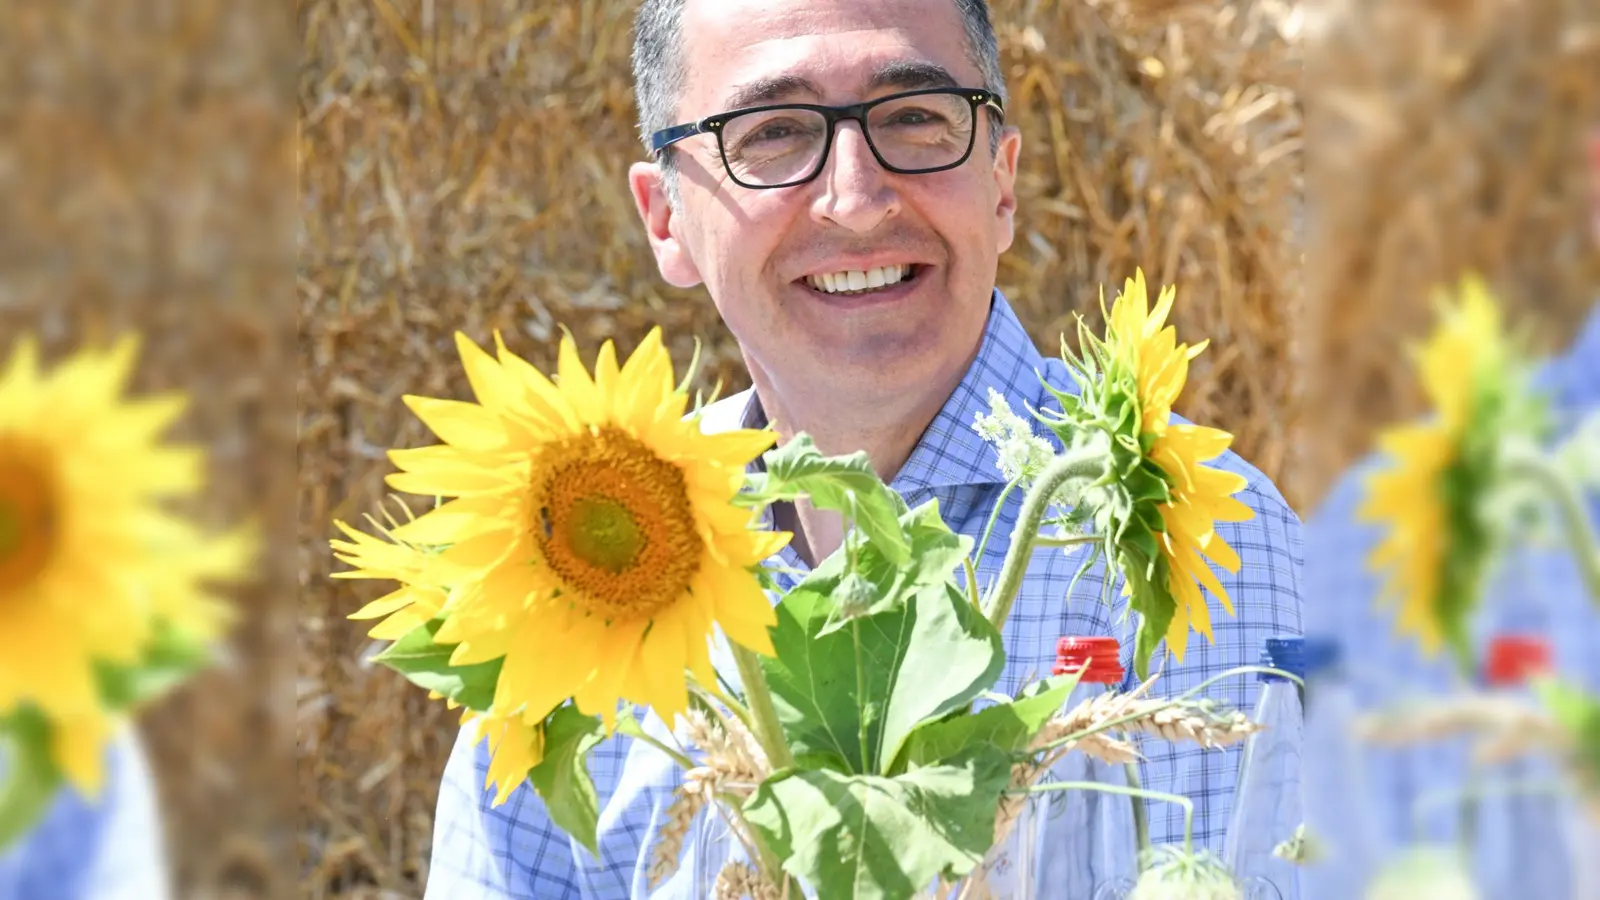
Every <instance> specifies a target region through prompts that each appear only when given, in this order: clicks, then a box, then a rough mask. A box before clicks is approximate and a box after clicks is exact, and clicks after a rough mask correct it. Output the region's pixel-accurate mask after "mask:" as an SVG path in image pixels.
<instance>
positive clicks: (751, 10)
mask: <svg viewBox="0 0 1600 900" xmlns="http://www.w3.org/2000/svg"><path fill="white" fill-rule="evenodd" d="M683 41H684V47H683V50H684V57H683V58H684V64H685V66H684V69H685V75H686V78H685V83H684V89H683V94H682V96H681V97H680V98H679V107H680V108H679V112H680V113H681V114H682V115H683V116H684V117H687V118H698V117H701V116H705V115H710V114H711V113H714V112H719V111H721V110H723V109H726V108H728V105H729V104H728V102H727V101H728V100H729V99H730V98H733V97H736V96H737V95H739V94H740V93H741V90H742V89H747V88H749V87H750V86H751V85H757V84H762V83H767V84H770V83H773V82H778V81H795V82H804V83H808V84H810V85H813V86H815V87H816V89H817V91H816V93H815V94H814V95H810V96H805V97H803V98H801V99H805V100H810V101H813V102H823V103H842V102H847V101H850V100H854V99H859V98H860V97H861V96H862V94H863V92H864V91H865V89H866V86H867V85H868V84H869V83H870V82H871V81H872V79H873V76H874V75H875V74H877V73H879V72H881V71H883V70H884V69H886V68H889V67H892V66H894V65H896V64H904V63H919V64H931V65H933V66H937V67H940V68H943V69H944V70H945V71H947V72H949V73H950V74H951V75H952V76H954V78H955V80H956V81H957V82H958V83H959V84H960V85H961V86H964V87H973V86H981V84H980V82H981V73H980V72H979V71H978V70H977V68H976V67H975V66H974V65H973V64H972V61H971V60H970V59H969V57H968V52H967V40H966V31H965V28H964V21H963V17H962V14H961V12H960V11H959V10H957V9H956V4H955V2H954V0H687V2H686V4H685V8H684V17H683ZM746 93H747V91H746ZM800 93H808V92H800Z"/></svg>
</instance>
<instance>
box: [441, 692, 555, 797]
mask: <svg viewBox="0 0 1600 900" xmlns="http://www.w3.org/2000/svg"><path fill="white" fill-rule="evenodd" d="M473 722H476V723H477V725H478V733H477V740H480V741H481V740H483V739H484V738H488V740H489V771H488V773H487V774H486V775H485V776H484V782H483V787H484V790H488V789H489V788H490V787H494V788H495V798H494V805H495V806H499V805H500V804H502V803H504V802H506V798H508V797H510V796H511V792H512V791H513V790H515V789H516V788H517V786H519V785H521V784H522V782H523V781H524V780H525V779H526V778H527V777H528V770H529V769H532V768H533V767H534V766H537V765H538V764H539V763H540V762H541V761H543V760H544V725H543V723H538V724H530V723H529V722H528V717H527V716H526V715H523V714H520V713H513V714H510V715H506V714H502V713H494V712H487V713H486V712H478V711H476V710H471V709H468V710H464V711H463V712H462V713H461V724H462V725H463V726H466V725H468V724H471V723H473Z"/></svg>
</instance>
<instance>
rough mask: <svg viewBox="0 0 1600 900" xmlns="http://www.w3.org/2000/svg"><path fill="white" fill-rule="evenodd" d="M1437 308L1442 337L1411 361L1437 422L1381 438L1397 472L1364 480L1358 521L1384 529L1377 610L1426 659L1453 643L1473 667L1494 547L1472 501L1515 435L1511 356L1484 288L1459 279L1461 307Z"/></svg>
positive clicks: (1372, 561) (1374, 566) (1377, 556)
mask: <svg viewBox="0 0 1600 900" xmlns="http://www.w3.org/2000/svg"><path fill="white" fill-rule="evenodd" d="M1440 299H1441V304H1440V305H1441V318H1440V323H1439V326H1438V328H1437V329H1436V330H1435V332H1434V333H1433V335H1431V336H1430V337H1429V338H1428V339H1427V340H1426V341H1425V342H1424V343H1423V344H1422V345H1421V346H1420V347H1417V348H1415V349H1414V350H1413V351H1412V353H1413V357H1414V359H1415V362H1416V365H1417V368H1418V370H1419V373H1420V376H1421V381H1422V387H1423V390H1424V392H1425V394H1426V396H1427V399H1428V401H1429V403H1430V404H1431V405H1432V407H1433V409H1434V410H1435V412H1436V414H1435V415H1434V416H1432V417H1431V418H1430V419H1428V420H1425V421H1421V422H1416V423H1408V424H1404V425H1397V426H1394V427H1392V428H1390V429H1388V430H1387V431H1385V432H1383V433H1381V434H1380V435H1379V437H1378V447H1379V451H1380V453H1381V454H1383V455H1384V456H1386V457H1388V458H1389V460H1390V461H1391V463H1392V465H1390V466H1388V467H1386V468H1384V469H1381V470H1379V471H1376V472H1374V473H1372V474H1371V475H1370V476H1368V477H1367V479H1366V497H1365V500H1364V502H1363V504H1362V506H1361V508H1360V509H1359V510H1358V517H1359V519H1360V520H1361V521H1364V522H1368V523H1376V524H1379V525H1383V526H1387V528H1386V531H1387V533H1386V535H1385V536H1384V537H1383V539H1382V540H1381V541H1380V542H1379V543H1378V544H1377V546H1376V547H1374V548H1373V551H1372V553H1371V555H1370V556H1369V557H1368V560H1367V564H1368V568H1369V570H1371V571H1373V572H1379V573H1386V574H1387V577H1386V579H1385V584H1384V587H1383V591H1382V593H1381V595H1380V598H1379V603H1380V604H1381V605H1383V606H1389V607H1393V606H1396V605H1398V607H1399V611H1398V616H1397V618H1396V622H1395V628H1396V630H1397V631H1398V632H1399V633H1401V634H1410V635H1414V636H1415V637H1416V638H1417V639H1418V641H1419V643H1420V644H1421V646H1422V649H1423V651H1424V653H1426V654H1427V655H1429V656H1432V655H1435V654H1436V653H1437V652H1438V651H1439V648H1440V646H1441V644H1443V643H1444V642H1445V641H1447V640H1448V641H1449V642H1450V644H1451V646H1452V647H1453V648H1454V649H1455V650H1456V651H1457V653H1458V654H1463V655H1464V656H1463V662H1464V663H1465V664H1469V665H1470V650H1469V649H1468V640H1469V639H1468V635H1467V634H1466V626H1465V619H1466V615H1467V612H1468V611H1469V610H1470V609H1471V608H1472V606H1473V605H1474V603H1475V599H1476V597H1477V593H1478V591H1479V589H1480V587H1481V581H1482V579H1483V577H1484V572H1485V570H1486V566H1487V560H1488V559H1489V557H1490V555H1491V554H1490V552H1489V551H1490V544H1491V543H1492V535H1491V533H1490V529H1489V527H1488V523H1486V522H1485V521H1483V519H1482V518H1481V517H1480V516H1479V515H1478V514H1477V512H1476V511H1475V509H1474V500H1475V498H1476V497H1478V496H1480V495H1481V494H1482V493H1483V492H1484V490H1485V488H1486V487H1487V486H1488V485H1489V484H1490V482H1491V481H1492V480H1493V478H1494V470H1495V468H1496V450H1495V448H1496V446H1497V443H1498V441H1499V436H1500V435H1501V434H1502V433H1503V432H1504V431H1506V430H1508V429H1510V428H1512V427H1514V426H1512V425H1511V423H1510V422H1509V419H1508V417H1507V413H1509V412H1510V411H1511V404H1510V403H1509V402H1508V396H1509V394H1508V388H1509V386H1510V384H1511V372H1510V369H1509V363H1510V354H1509V347H1508V344H1507V342H1506V341H1505V340H1504V339H1503V337H1502V331H1501V320H1500V313H1499V310H1498V309H1497V308H1496V306H1495V303H1494V301H1493V299H1492V298H1491V296H1490V294H1489V292H1488V290H1487V288H1486V287H1485V286H1484V284H1483V283H1482V281H1480V280H1479V279H1477V278H1475V277H1472V276H1468V277H1466V278H1464V279H1463V281H1462V284H1461V291H1460V304H1459V305H1451V304H1449V303H1448V300H1447V298H1440Z"/></svg>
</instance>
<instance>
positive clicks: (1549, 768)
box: [1468, 633, 1593, 900]
mask: <svg viewBox="0 0 1600 900" xmlns="http://www.w3.org/2000/svg"><path fill="white" fill-rule="evenodd" d="M1549 666H1550V646H1549V644H1548V642H1546V641H1545V640H1544V639H1543V638H1541V637H1534V636H1530V635H1515V634H1504V633H1502V634H1499V635H1496V636H1495V637H1493V638H1492V639H1491V640H1490V641H1489V645H1488V649H1487V652H1486V654H1485V658H1484V667H1483V673H1482V674H1483V682H1484V687H1485V688H1486V689H1487V690H1488V691H1489V692H1490V693H1491V694H1494V695H1499V696H1504V697H1508V698H1513V699H1521V700H1523V701H1525V702H1528V703H1530V704H1532V703H1535V702H1536V701H1534V700H1533V698H1531V697H1529V696H1528V695H1527V682H1528V679H1529V678H1530V677H1531V676H1533V675H1534V674H1535V673H1537V672H1540V671H1542V670H1545V669H1548V668H1549ZM1562 778H1563V776H1562V773H1561V771H1560V769H1559V768H1558V767H1557V765H1556V764H1555V762H1554V761H1553V760H1552V759H1551V757H1550V755H1549V754H1547V753H1530V754H1521V755H1518V756H1516V757H1513V758H1512V759H1509V760H1506V761H1504V762H1499V763H1496V764H1493V765H1490V766H1487V767H1485V768H1484V769H1482V770H1480V771H1479V773H1478V774H1477V776H1476V777H1475V778H1474V779H1473V781H1474V782H1475V783H1476V785H1477V786H1478V787H1480V788H1481V789H1482V792H1481V793H1480V794H1479V795H1478V797H1477V799H1476V801H1474V805H1475V807H1476V814H1475V815H1472V816H1470V817H1469V819H1468V820H1469V821H1471V822H1472V823H1473V827H1474V833H1473V834H1472V835H1471V839H1472V846H1473V852H1472V854H1471V855H1472V859H1473V869H1474V876H1475V879H1476V881H1477V884H1478V890H1479V892H1480V894H1481V896H1482V897H1483V900H1531V898H1535V897H1538V898H1543V897H1554V898H1574V900H1578V898H1577V895H1576V894H1575V893H1574V885H1573V847H1572V846H1571V842H1572V841H1573V840H1574V838H1575V834H1574V831H1575V830H1576V821H1577V820H1576V818H1575V810H1574V804H1573V801H1572V797H1573V794H1574V791H1572V790H1571V789H1570V788H1567V789H1563V788H1562ZM1591 852H1593V851H1591Z"/></svg>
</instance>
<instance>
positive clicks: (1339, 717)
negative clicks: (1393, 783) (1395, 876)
mask: <svg viewBox="0 0 1600 900" xmlns="http://www.w3.org/2000/svg"><path fill="white" fill-rule="evenodd" d="M1302 663H1303V666H1304V671H1305V680H1306V689H1305V778H1304V780H1303V784H1302V790H1303V795H1302V796H1303V797H1304V798H1305V825H1306V832H1307V834H1308V836H1309V839H1310V841H1311V844H1312V845H1313V846H1314V847H1315V848H1316V853H1317V857H1316V858H1315V859H1312V860H1310V861H1309V863H1308V865H1307V866H1306V867H1304V868H1303V869H1302V870H1301V877H1300V889H1301V894H1302V896H1303V897H1304V900H1350V898H1354V897H1361V896H1363V894H1364V893H1365V891H1366V888H1367V885H1368V884H1369V883H1370V882H1371V880H1372V877H1373V874H1374V873H1375V872H1376V871H1377V867H1378V864H1379V860H1380V857H1381V851H1380V850H1379V843H1378V833H1377V821H1376V819H1375V817H1374V814H1375V806H1374V803H1375V800H1374V792H1373V788H1372V783H1371V781H1370V780H1369V779H1368V777H1367V772H1366V765H1365V760H1366V757H1365V750H1364V747H1363V746H1362V745H1361V742H1360V741H1359V739H1358V738H1357V737H1356V734H1355V720H1356V717H1357V712H1356V702H1355V698H1354V695H1353V694H1352V692H1351V690H1350V685H1349V683H1348V682H1347V681H1346V679H1345V670H1344V647H1343V645H1341V644H1340V643H1339V642H1338V641H1336V640H1334V639H1331V638H1307V639H1306V641H1305V645H1304V648H1303V652H1302Z"/></svg>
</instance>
